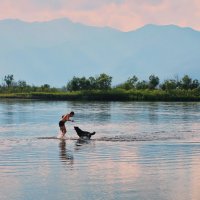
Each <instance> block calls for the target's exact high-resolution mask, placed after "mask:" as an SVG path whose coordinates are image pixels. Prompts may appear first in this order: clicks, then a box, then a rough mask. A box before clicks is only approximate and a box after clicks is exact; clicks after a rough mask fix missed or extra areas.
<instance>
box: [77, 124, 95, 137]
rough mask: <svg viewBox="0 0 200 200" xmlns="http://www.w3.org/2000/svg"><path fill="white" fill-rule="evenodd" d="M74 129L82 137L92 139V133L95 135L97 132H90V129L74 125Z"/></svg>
mask: <svg viewBox="0 0 200 200" xmlns="http://www.w3.org/2000/svg"><path fill="white" fill-rule="evenodd" d="M74 129H75V131H76V133H77V135H78V136H79V137H80V138H82V139H85V138H86V139H90V138H91V136H92V135H94V134H95V133H96V132H93V133H90V132H88V131H82V130H81V129H80V128H79V127H77V126H74Z"/></svg>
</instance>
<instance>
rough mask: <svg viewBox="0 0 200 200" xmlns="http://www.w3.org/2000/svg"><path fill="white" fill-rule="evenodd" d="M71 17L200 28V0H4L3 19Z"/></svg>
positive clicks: (123, 25) (124, 26) (129, 26)
mask: <svg viewBox="0 0 200 200" xmlns="http://www.w3.org/2000/svg"><path fill="white" fill-rule="evenodd" d="M61 17H68V18H70V19H71V20H72V21H75V22H81V23H84V24H88V25H94V26H110V27H114V28H117V29H120V30H124V31H128V30H133V29H136V28H139V27H141V26H143V25H145V24H149V23H151V24H160V25H162V24H175V25H179V26H190V27H193V28H194V29H199V30H200V24H199V21H198V19H199V18H200V2H199V0H181V1H180V0H177V1H174V0H101V1H99V0H93V1H89V0H75V1H64V0H51V1H50V0H43V1H41V0H16V1H12V0H1V2H0V19H5V18H18V19H22V20H25V21H46V20H51V19H55V18H61Z"/></svg>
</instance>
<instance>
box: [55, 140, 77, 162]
mask: <svg viewBox="0 0 200 200" xmlns="http://www.w3.org/2000/svg"><path fill="white" fill-rule="evenodd" d="M59 147H60V159H61V161H62V162H63V163H65V164H66V165H69V166H72V165H73V164H74V157H73V155H72V154H71V153H70V152H69V151H68V150H67V149H66V141H65V140H61V141H60V144H59Z"/></svg>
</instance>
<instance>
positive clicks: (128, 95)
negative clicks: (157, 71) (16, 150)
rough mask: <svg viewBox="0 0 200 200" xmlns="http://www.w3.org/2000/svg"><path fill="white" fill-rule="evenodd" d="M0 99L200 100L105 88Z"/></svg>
mask: <svg viewBox="0 0 200 200" xmlns="http://www.w3.org/2000/svg"><path fill="white" fill-rule="evenodd" d="M0 99H33V100H49V101H51V100H62V101H63V100H64V101H71V100H73V101H166V102H172V101H175V102H176V101H177V102H180V101H186V102H187V101H197V102H198V101H200V95H198V94H196V93H194V92H193V91H192V90H191V91H185V90H178V91H177V90H174V91H161V90H128V91H127V90H106V91H101V90H98V91H96V90H95V91H93V90H92V91H75V92H25V93H23V92H22V93H1V94H0Z"/></svg>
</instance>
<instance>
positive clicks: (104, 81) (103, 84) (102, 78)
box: [96, 73, 112, 90]
mask: <svg viewBox="0 0 200 200" xmlns="http://www.w3.org/2000/svg"><path fill="white" fill-rule="evenodd" d="M111 83H112V77H111V76H108V75H107V74H104V73H103V74H100V75H99V77H97V78H96V84H97V89H100V90H108V89H111Z"/></svg>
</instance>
